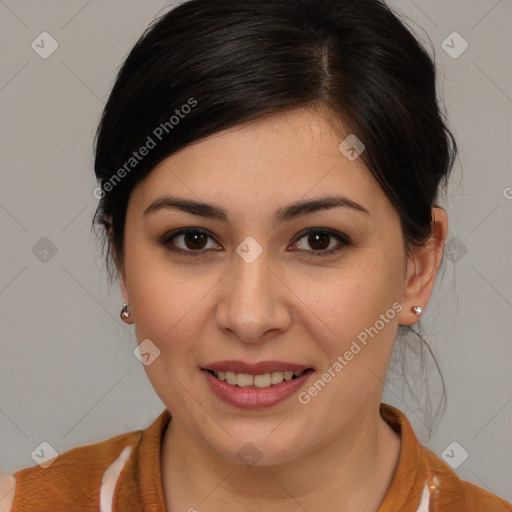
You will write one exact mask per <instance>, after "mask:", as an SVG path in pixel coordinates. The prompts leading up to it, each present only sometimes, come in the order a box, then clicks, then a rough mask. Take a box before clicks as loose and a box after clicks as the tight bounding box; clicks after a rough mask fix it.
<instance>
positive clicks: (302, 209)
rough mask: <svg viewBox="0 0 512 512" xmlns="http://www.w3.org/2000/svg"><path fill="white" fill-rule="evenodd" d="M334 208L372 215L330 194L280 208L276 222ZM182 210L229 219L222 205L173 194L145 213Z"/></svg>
mask: <svg viewBox="0 0 512 512" xmlns="http://www.w3.org/2000/svg"><path fill="white" fill-rule="evenodd" d="M333 208H348V209H351V210H353V211H357V212H360V213H364V214H366V215H370V216H371V214H370V212H369V211H368V209H366V208H365V207H364V206H363V205H361V204H359V203H356V202H355V201H352V200H351V199H349V198H347V197H344V196H328V197H322V198H318V199H312V200H310V201H298V202H295V203H292V204H289V205H287V206H285V207H283V208H280V209H279V210H277V211H276V212H275V213H274V223H275V224H279V223H282V222H288V221H291V220H293V219H296V218H297V217H301V216H303V215H308V214H312V213H315V212H318V211H321V210H330V209H333ZM168 209H171V210H180V211H182V212H185V213H191V214H192V215H198V216H200V217H206V218H208V219H213V220H218V221H221V222H228V221H229V213H228V211H227V210H225V209H224V208H222V207H221V206H217V205H214V204H208V203H203V202H200V201H195V200H192V199H184V198H179V197H173V196H164V197H160V198H158V199H156V200H155V201H153V202H152V203H151V204H150V205H149V206H148V207H147V208H146V209H145V210H144V213H143V215H144V216H146V215H149V214H150V213H155V212H158V211H161V210H168Z"/></svg>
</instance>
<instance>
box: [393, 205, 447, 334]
mask: <svg viewBox="0 0 512 512" xmlns="http://www.w3.org/2000/svg"><path fill="white" fill-rule="evenodd" d="M432 223H433V232H432V235H431V237H430V238H429V239H428V241H427V242H426V243H425V244H424V245H423V246H422V247H417V248H415V249H414V252H413V254H412V255H411V256H410V257H409V258H408V260H407V270H406V282H405V289H404V295H403V297H402V304H403V306H404V308H403V309H402V311H401V312H400V315H399V316H398V323H399V324H400V325H411V324H414V323H415V322H417V321H418V320H419V317H418V316H416V314H415V313H414V312H413V310H412V308H413V306H421V307H422V309H423V311H425V308H426V306H427V304H428V301H429V300H430V296H431V294H432V290H433V289H434V285H435V282H436V277H437V272H438V270H439V266H440V265H441V260H442V258H443V250H444V246H445V243H446V237H447V235H448V216H447V214H446V211H445V210H444V209H443V208H439V207H436V208H432Z"/></svg>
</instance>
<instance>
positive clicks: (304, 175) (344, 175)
mask: <svg viewBox="0 0 512 512" xmlns="http://www.w3.org/2000/svg"><path fill="white" fill-rule="evenodd" d="M340 131H343V130H335V129H334V128H333V127H332V125H331V123H329V121H328V119H327V118H326V117H325V116H323V115H321V114H320V113H318V112H316V111H314V110H312V109H297V110H294V111H289V112H286V113H280V114H275V115H273V116H269V117H267V118H265V119H260V120H257V121H253V122H250V123H246V124H244V125H240V126H237V127H235V128H233V129H229V130H226V131H223V132H220V133H218V134H214V135H212V136H210V137H208V138H205V139H202V140H201V141H198V142H196V143H195V144H193V145H191V146H188V147H186V148H184V149H182V150H180V151H179V152H177V153H175V154H173V155H171V156H170V157H168V158H167V159H165V160H164V161H163V162H161V163H160V164H159V165H158V166H156V167H155V169H153V170H152V171H151V172H150V174H149V175H148V176H147V177H146V178H145V179H144V180H143V181H142V182H141V183H140V184H139V185H138V187H137V188H136V190H134V192H133V193H132V195H134V196H135V197H134V200H135V201H136V202H137V203H138V205H139V207H141V208H143V207H144V206H146V207H147V206H148V205H149V204H150V203H151V202H153V201H154V200H155V198H157V197H159V196H161V195H163V194H165V193H168V194H172V195H173V196H176V195H179V196H182V197H187V198H190V199H195V200H200V201H205V202H214V203H216V204H219V203H221V204H223V205H225V207H226V209H229V210H231V209H232V210H233V211H246V212H247V211H259V210H261V209H262V208H263V209H265V210H266V209H271V210H272V211H274V210H275V209H276V208H277V207H278V206H279V205H282V204H288V203H291V202H295V201H298V200H300V199H302V200H305V199H311V198H314V197H319V196H326V195H333V194H342V195H343V196H345V197H347V198H349V199H351V200H353V201H355V202H358V203H362V204H366V205H368V207H369V208H368V209H373V210H375V209H376V210H379V209H380V210H382V209H385V208H386V207H389V206H390V205H389V204H386V202H387V198H386V197H385V195H384V193H383V191H382V190H381V188H380V186H379V184H378V183H377V182H376V180H375V179H374V178H373V176H372V175H371V173H370V172H369V171H368V169H367V168H366V166H365V165H364V163H363V161H362V159H361V158H358V159H356V160H355V161H351V160H349V159H348V158H346V156H344V154H343V153H342V152H341V151H340V149H339V145H340V143H341V142H342V141H343V140H344V137H346V136H347V135H349V134H347V133H346V132H345V133H340Z"/></svg>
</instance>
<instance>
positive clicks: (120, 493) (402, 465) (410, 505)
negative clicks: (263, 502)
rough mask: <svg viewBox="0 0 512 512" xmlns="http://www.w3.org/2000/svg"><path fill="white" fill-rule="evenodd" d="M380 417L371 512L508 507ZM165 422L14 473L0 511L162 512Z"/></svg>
mask: <svg viewBox="0 0 512 512" xmlns="http://www.w3.org/2000/svg"><path fill="white" fill-rule="evenodd" d="M381 415H382V417H383V418H384V419H385V420H386V421H387V423H388V424H390V425H391V426H392V427H393V428H394V429H395V430H396V431H397V432H398V433H399V434H400V437H401V449H400V457H399V461H398V465H397V469H396V472H395V475H394V477H393V481H392V482H391V486H390V487H389V489H388V492H387V494H386V496H385V498H384V501H383V502H382V504H381V506H380V507H379V510H378V512H427V511H428V512H512V505H511V504H510V503H507V502H506V501H505V500H502V499H500V498H498V497H497V496H494V495H493V494H491V493H489V492H487V491H485V490H483V489H481V488H479V487H477V486H475V485H473V484H470V483H468V482H465V481H462V480H461V479H460V478H459V477H458V476H457V475H456V473H455V472H454V471H453V470H452V469H451V468H450V467H449V466H448V465H447V464H446V463H445V462H443V461H442V460H441V459H440V458H439V457H438V456H437V455H436V454H434V453H433V452H431V451H430V450H429V449H427V448H425V447H423V446H421V445H420V444H419V443H418V440H417V438H416V436H415V434H414V432H413V430H412V427H411V425H410V423H409V422H408V420H407V418H406V417H405V416H404V414H403V413H402V412H400V411H399V410H397V409H395V408H394V407H391V406H390V405H387V404H381ZM170 419H171V415H170V413H169V411H168V410H167V409H166V410H164V411H163V412H162V413H161V414H160V416H159V417H158V418H157V419H156V420H155V421H154V422H153V423H152V424H151V425H150V426H149V427H148V428H146V429H145V430H138V431H134V432H129V433H126V434H122V435H119V436H116V437H112V438H110V439H107V440H105V441H102V442H99V443H96V444H90V445H85V446H80V447H78V448H74V449H72V450H69V451H67V452H65V453H63V454H61V455H58V456H57V457H56V458H55V459H54V461H53V463H51V465H49V466H48V467H46V469H43V468H42V467H40V466H33V467H29V468H25V469H21V470H19V471H18V472H16V473H14V474H13V475H11V476H10V477H8V478H6V479H4V480H3V487H2V485H0V512H34V511H37V512H50V511H51V512H60V511H66V512H69V511H83V512H89V511H90V512H93V511H94V512H98V511H101V512H111V511H117V512H132V511H133V512H139V511H141V512H142V511H144V512H166V508H165V502H164V496H163V491H162V484H161V474H160V449H161V441H162V438H163V434H164V432H165V429H166V427H167V425H168V423H169V421H170ZM2 498H3V500H2ZM191 510H194V509H193V508H192V509H191Z"/></svg>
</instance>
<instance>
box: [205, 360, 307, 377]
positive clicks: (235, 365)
mask: <svg viewBox="0 0 512 512" xmlns="http://www.w3.org/2000/svg"><path fill="white" fill-rule="evenodd" d="M202 369H203V370H211V371H216V372H218V371H222V372H233V373H248V374H250V375H262V374H264V373H272V372H289V371H292V372H293V371H301V370H302V371H304V370H307V369H311V367H310V366H307V365H301V364H297V363H287V362H283V361H262V362H260V363H246V362H244V361H217V362H215V363H211V364H207V365H205V366H204V367H203V368H202Z"/></svg>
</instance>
